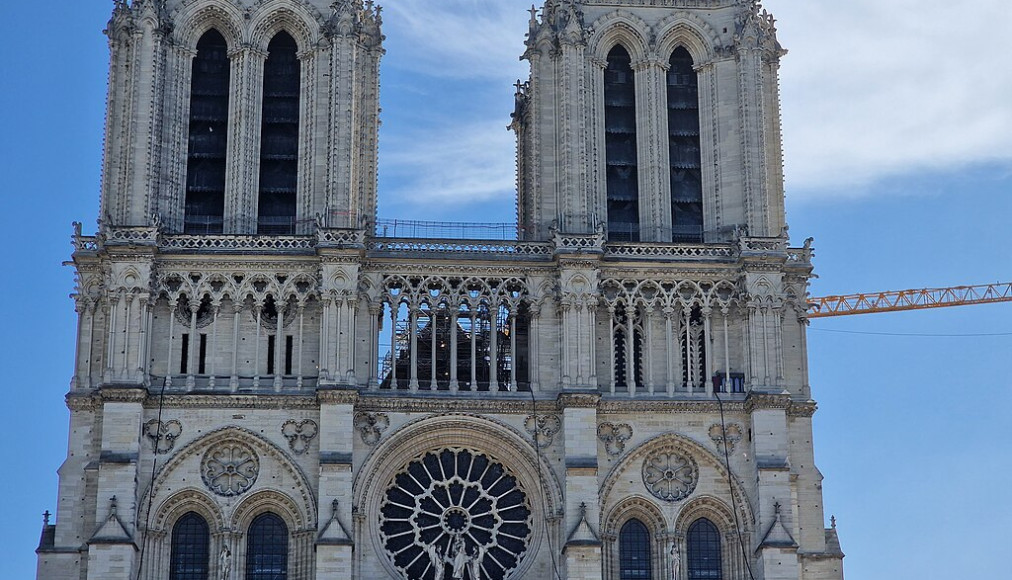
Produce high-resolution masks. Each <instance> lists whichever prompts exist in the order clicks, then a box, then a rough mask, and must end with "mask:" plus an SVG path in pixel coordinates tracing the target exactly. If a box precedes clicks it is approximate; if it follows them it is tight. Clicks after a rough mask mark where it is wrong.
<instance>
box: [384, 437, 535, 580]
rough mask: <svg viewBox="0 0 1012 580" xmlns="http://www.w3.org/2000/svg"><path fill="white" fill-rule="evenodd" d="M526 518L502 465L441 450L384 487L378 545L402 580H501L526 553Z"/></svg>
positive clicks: (521, 495)
mask: <svg viewBox="0 0 1012 580" xmlns="http://www.w3.org/2000/svg"><path fill="white" fill-rule="evenodd" d="M531 514H532V512H531V506H530V502H529V499H528V496H527V494H526V493H525V492H524V490H523V489H521V487H520V485H519V483H518V481H517V478H516V477H515V476H514V475H513V474H512V473H510V471H509V470H508V469H507V468H506V467H504V466H503V465H502V464H501V463H498V462H497V461H495V460H494V459H492V458H490V457H488V456H486V455H484V454H482V453H479V452H476V451H471V450H468V449H460V448H453V449H444V450H442V451H431V452H428V453H425V454H424V455H422V456H420V457H418V458H416V459H414V460H413V461H411V462H410V463H408V465H406V466H405V467H404V468H403V469H402V470H401V471H400V472H399V473H398V474H397V475H395V476H394V478H393V481H391V482H390V483H389V484H388V486H387V488H386V491H384V493H383V501H382V504H381V506H380V537H381V540H382V543H383V547H384V548H385V550H386V553H387V556H388V557H389V558H390V561H391V562H392V563H393V565H394V567H396V568H397V570H399V571H400V572H401V574H402V575H403V576H404V577H405V578H411V579H412V580H444V579H447V578H458V577H459V578H480V579H481V580H500V579H503V578H506V577H508V576H509V575H510V573H511V572H512V571H513V570H515V569H516V568H517V566H518V565H519V564H520V561H521V560H522V559H523V557H524V554H525V553H526V552H527V550H528V547H529V543H530V538H531V530H532V522H531ZM457 573H460V574H461V576H456V575H455V574H457ZM476 574H477V576H476Z"/></svg>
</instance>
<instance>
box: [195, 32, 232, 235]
mask: <svg viewBox="0 0 1012 580" xmlns="http://www.w3.org/2000/svg"><path fill="white" fill-rule="evenodd" d="M229 66H230V63H229V60H228V45H227V44H226V43H225V38H224V37H222V35H221V34H220V33H219V32H218V31H217V30H213V29H212V30H209V31H208V32H207V33H205V34H204V36H202V37H201V38H200V41H198V42H197V56H196V57H194V59H193V76H192V79H191V81H190V82H191V84H190V132H189V145H188V153H187V161H186V209H185V217H184V218H183V231H184V232H186V233H192V234H220V233H222V231H223V227H224V215H225V155H226V151H227V145H228V100H229V75H230V70H229Z"/></svg>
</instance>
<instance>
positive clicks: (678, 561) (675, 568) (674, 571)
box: [671, 542, 682, 580]
mask: <svg viewBox="0 0 1012 580" xmlns="http://www.w3.org/2000/svg"><path fill="white" fill-rule="evenodd" d="M681 573H682V556H681V554H679V553H678V542H671V580H678V578H679V576H680V575H681Z"/></svg>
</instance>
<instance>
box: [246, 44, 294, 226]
mask: <svg viewBox="0 0 1012 580" xmlns="http://www.w3.org/2000/svg"><path fill="white" fill-rule="evenodd" d="M267 53H268V56H267V62H266V63H265V64H264V97H263V99H264V100H263V122H262V125H261V137H260V196H259V204H258V206H257V207H258V208H259V209H258V215H257V233H258V234H261V235H285V234H294V233H295V216H296V210H295V205H296V187H297V185H298V165H299V87H300V82H301V81H300V69H299V58H298V47H297V46H296V44H295V39H293V38H292V37H291V35H289V34H288V33H287V32H279V33H278V34H277V35H276V36H275V37H274V38H273V39H272V40H271V42H270V44H269V45H268V47H267Z"/></svg>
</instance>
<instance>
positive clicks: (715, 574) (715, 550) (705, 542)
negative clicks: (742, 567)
mask: <svg viewBox="0 0 1012 580" xmlns="http://www.w3.org/2000/svg"><path fill="white" fill-rule="evenodd" d="M685 541H686V544H687V546H688V571H689V580H721V578H723V573H722V572H721V562H720V532H719V531H718V530H717V526H715V525H713V523H712V522H711V521H710V520H708V519H706V518H700V519H698V520H696V521H695V522H693V523H692V525H691V526H689V533H688V534H687V536H686V538H685Z"/></svg>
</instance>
